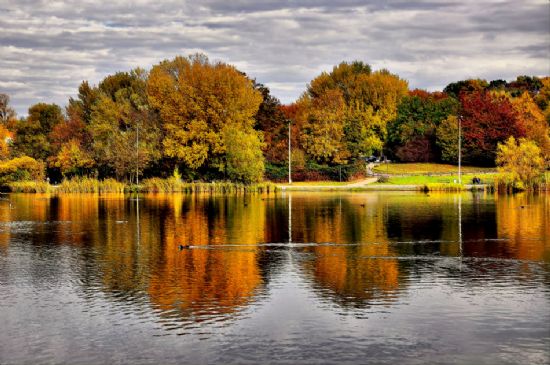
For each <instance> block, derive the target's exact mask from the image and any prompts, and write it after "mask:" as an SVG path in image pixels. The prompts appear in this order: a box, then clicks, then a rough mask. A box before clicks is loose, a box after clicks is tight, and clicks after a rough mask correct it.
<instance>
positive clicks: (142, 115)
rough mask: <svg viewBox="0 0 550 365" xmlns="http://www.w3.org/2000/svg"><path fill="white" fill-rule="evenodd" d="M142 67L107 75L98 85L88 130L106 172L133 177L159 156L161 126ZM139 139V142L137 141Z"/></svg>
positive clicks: (95, 153) (93, 147)
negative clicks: (148, 92) (149, 96)
mask: <svg viewBox="0 0 550 365" xmlns="http://www.w3.org/2000/svg"><path fill="white" fill-rule="evenodd" d="M146 80H147V74H146V73H145V72H144V71H143V70H141V69H135V70H133V71H131V72H129V73H117V74H115V75H110V76H108V77H106V78H105V79H104V80H103V81H102V82H101V83H100V84H99V86H98V89H99V93H98V96H97V100H96V102H95V104H94V105H93V107H92V114H91V122H90V125H89V131H90V133H91V136H92V141H93V142H92V150H93V152H94V158H95V160H96V161H97V162H98V163H99V164H100V165H101V166H102V167H103V170H104V171H103V173H104V174H109V170H111V171H113V172H114V173H115V174H116V176H117V177H118V178H119V179H121V178H127V179H132V178H135V177H136V173H138V172H136V170H138V171H139V173H140V174H141V173H142V172H143V169H145V168H146V167H147V166H149V165H150V164H151V163H153V162H155V161H157V160H158V159H159V158H160V155H161V152H160V149H159V144H160V139H161V136H160V127H159V121H158V118H157V114H156V113H155V112H154V111H153V110H152V108H150V106H149V103H148V99H147V94H146ZM138 143H139V144H138Z"/></svg>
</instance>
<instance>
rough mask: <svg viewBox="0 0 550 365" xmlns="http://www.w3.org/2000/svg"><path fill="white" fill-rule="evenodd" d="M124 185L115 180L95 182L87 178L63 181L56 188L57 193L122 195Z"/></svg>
mask: <svg viewBox="0 0 550 365" xmlns="http://www.w3.org/2000/svg"><path fill="white" fill-rule="evenodd" d="M125 189H126V185H125V184H124V183H122V182H119V181H116V180H115V179H105V180H97V179H91V178H87V177H81V178H73V179H70V180H67V179H65V180H63V181H62V182H61V184H59V186H58V187H57V188H56V191H57V192H59V193H100V194H101V193H124V191H125Z"/></svg>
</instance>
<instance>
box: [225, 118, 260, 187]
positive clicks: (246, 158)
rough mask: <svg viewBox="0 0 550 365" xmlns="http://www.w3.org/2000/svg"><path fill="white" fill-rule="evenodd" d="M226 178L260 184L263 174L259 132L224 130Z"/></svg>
mask: <svg viewBox="0 0 550 365" xmlns="http://www.w3.org/2000/svg"><path fill="white" fill-rule="evenodd" d="M222 133H223V138H224V141H225V144H226V146H227V147H226V161H227V176H228V177H229V179H231V180H232V181H239V182H243V183H245V184H251V183H257V182H260V181H261V180H262V178H263V174H264V157H263V154H262V149H261V148H262V141H261V136H262V134H261V132H255V133H250V132H247V131H243V130H239V129H235V128H230V127H228V128H224V130H223V131H222Z"/></svg>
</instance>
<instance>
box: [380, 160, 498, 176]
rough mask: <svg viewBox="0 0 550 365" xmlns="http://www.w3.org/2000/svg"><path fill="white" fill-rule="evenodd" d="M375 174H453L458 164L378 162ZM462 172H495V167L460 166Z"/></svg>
mask: <svg viewBox="0 0 550 365" xmlns="http://www.w3.org/2000/svg"><path fill="white" fill-rule="evenodd" d="M373 171H374V172H375V173H377V174H388V175H423V174H426V175H427V174H453V173H457V171H458V166H456V165H448V164H439V163H389V164H387V165H386V164H383V163H382V164H380V165H377V166H375V167H374V168H373ZM462 172H463V173H465V174H467V173H489V172H496V169H495V168H488V167H477V166H462Z"/></svg>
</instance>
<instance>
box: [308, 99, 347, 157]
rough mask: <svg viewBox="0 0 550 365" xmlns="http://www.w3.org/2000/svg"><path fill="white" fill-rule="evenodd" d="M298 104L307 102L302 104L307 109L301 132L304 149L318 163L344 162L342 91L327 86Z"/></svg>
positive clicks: (343, 105)
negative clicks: (320, 92)
mask: <svg viewBox="0 0 550 365" xmlns="http://www.w3.org/2000/svg"><path fill="white" fill-rule="evenodd" d="M299 103H300V102H299ZM301 104H302V105H303V104H309V105H307V106H304V108H308V109H309V110H310V111H309V113H308V115H307V120H306V122H305V124H304V127H303V128H304V129H303V133H302V136H301V142H302V145H303V146H304V150H305V151H306V153H307V154H308V155H310V156H312V157H313V158H314V159H315V160H317V161H318V162H321V163H344V162H345V161H346V159H347V158H348V157H349V154H348V151H347V149H346V148H345V143H344V118H345V102H344V98H343V95H342V92H341V91H340V90H338V89H333V90H327V91H325V92H324V93H323V94H321V95H320V96H319V97H316V98H314V99H313V100H311V99H307V98H306V99H304V100H302V101H301Z"/></svg>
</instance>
